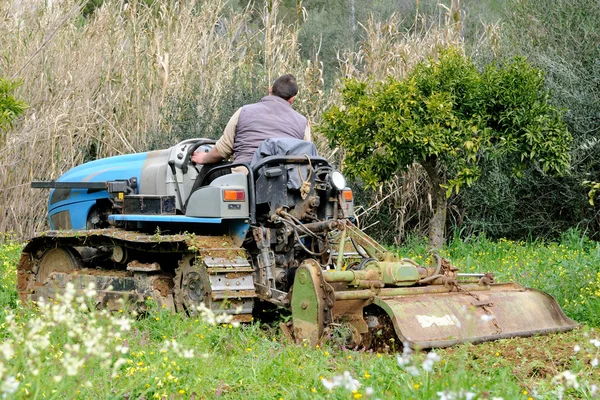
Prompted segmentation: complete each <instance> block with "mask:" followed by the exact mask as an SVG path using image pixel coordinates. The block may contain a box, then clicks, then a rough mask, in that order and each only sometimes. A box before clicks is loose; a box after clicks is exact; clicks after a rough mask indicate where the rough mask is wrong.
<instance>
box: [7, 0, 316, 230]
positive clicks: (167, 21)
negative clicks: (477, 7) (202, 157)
mask: <svg viewBox="0 0 600 400" xmlns="http://www.w3.org/2000/svg"><path fill="white" fill-rule="evenodd" d="M278 6H279V2H278V1H269V2H266V3H265V7H264V9H263V11H262V13H260V16H259V20H258V22H257V21H256V19H254V20H251V17H252V16H251V15H250V11H249V10H245V11H242V12H238V13H232V12H230V10H229V9H228V8H226V7H227V5H226V2H225V1H223V0H216V1H205V2H202V4H201V5H200V6H199V5H198V2H197V1H195V0H179V1H175V0H167V1H161V2H157V3H156V5H155V6H152V7H148V6H147V5H146V4H145V3H143V2H141V1H136V0H128V1H125V0H105V1H104V5H103V6H102V7H100V8H99V9H97V10H96V11H95V13H94V15H93V16H92V17H91V18H89V19H88V20H84V19H83V18H82V17H81V13H80V10H81V3H78V2H76V1H73V0H53V1H48V2H28V1H25V0H5V1H2V2H0V15H1V16H2V17H3V23H2V24H0V43H1V45H0V54H1V57H0V76H4V77H15V78H20V79H21V80H22V82H23V85H22V86H21V88H20V89H19V91H18V93H17V95H18V97H19V98H21V99H23V100H25V101H26V102H27V103H28V104H29V105H30V108H29V110H28V111H27V115H26V117H25V118H22V119H21V121H20V122H19V124H18V125H17V126H16V127H15V128H14V129H13V130H12V131H10V132H9V135H8V140H7V141H6V145H5V146H4V147H2V148H0V231H12V232H14V233H15V234H16V235H17V236H19V237H21V238H24V237H28V236H31V235H33V234H34V232H35V231H40V230H43V229H45V228H46V221H45V210H46V201H47V194H48V193H47V192H45V191H41V190H33V189H30V187H29V183H30V182H31V181H32V180H49V179H56V178H58V177H59V176H60V175H61V174H62V173H64V172H65V171H67V170H68V169H70V168H72V167H73V166H75V165H78V164H80V163H82V162H83V161H84V159H91V158H101V157H106V156H111V155H116V154H121V153H129V152H135V151H144V150H147V149H148V146H149V142H150V139H151V138H149V137H148V133H149V132H154V134H155V135H156V134H158V135H160V134H161V132H163V133H164V134H165V135H166V134H167V133H168V132H169V131H170V130H171V129H172V126H169V123H168V121H166V119H165V115H164V112H163V110H164V106H165V104H166V102H168V101H169V99H172V98H177V97H182V98H183V97H187V98H193V99H194V101H195V102H196V103H197V113H198V115H199V116H201V115H202V114H203V113H205V112H206V110H211V114H210V115H211V118H213V119H215V120H217V119H219V117H223V116H219V115H218V110H221V109H222V108H223V107H220V105H221V104H222V103H223V102H224V101H226V100H227V99H226V98H225V97H226V96H227V94H228V93H230V91H231V87H230V85H231V84H232V82H233V76H234V75H235V74H238V75H239V74H241V73H242V74H243V73H252V74H254V75H258V76H255V77H254V78H255V80H257V81H258V82H259V83H260V86H261V88H259V90H264V92H265V94H266V91H267V88H268V86H269V82H271V80H272V79H274V77H276V76H278V75H279V74H282V73H287V72H290V73H292V74H294V75H296V76H297V78H298V80H299V84H300V85H301V86H302V87H303V88H306V93H307V96H305V97H302V96H301V99H300V101H299V102H298V103H297V106H296V107H297V108H298V109H299V111H300V112H303V113H304V114H306V115H308V116H309V118H311V119H314V118H316V115H317V113H318V109H319V108H320V105H321V102H322V97H323V92H322V90H321V88H322V79H320V72H319V68H318V66H319V63H318V61H317V62H316V63H315V62H313V63H303V62H302V60H301V59H300V57H299V49H298V40H297V32H296V29H295V28H294V27H290V26H285V25H283V24H282V23H281V22H280V19H279V17H278ZM248 71H249V72H248ZM305 77H306V78H305ZM215 110H216V111H215Z"/></svg>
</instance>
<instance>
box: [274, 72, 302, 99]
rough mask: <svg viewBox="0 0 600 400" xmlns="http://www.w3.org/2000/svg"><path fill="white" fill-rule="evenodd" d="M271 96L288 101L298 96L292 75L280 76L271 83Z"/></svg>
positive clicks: (296, 85)
mask: <svg viewBox="0 0 600 400" xmlns="http://www.w3.org/2000/svg"><path fill="white" fill-rule="evenodd" d="M271 93H272V94H273V96H278V97H281V98H282V99H284V100H289V99H291V98H292V97H294V96H295V95H297V94H298V84H297V83H296V78H294V76H293V75H290V74H287V75H282V76H280V77H279V78H277V80H276V81H275V82H274V83H273V87H272V88H271Z"/></svg>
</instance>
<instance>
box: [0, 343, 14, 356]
mask: <svg viewBox="0 0 600 400" xmlns="http://www.w3.org/2000/svg"><path fill="white" fill-rule="evenodd" d="M0 354H2V356H3V357H4V359H5V360H6V361H9V360H10V359H11V358H12V356H14V355H15V350H14V349H13V344H12V342H11V341H8V340H7V341H6V342H4V343H2V344H0Z"/></svg>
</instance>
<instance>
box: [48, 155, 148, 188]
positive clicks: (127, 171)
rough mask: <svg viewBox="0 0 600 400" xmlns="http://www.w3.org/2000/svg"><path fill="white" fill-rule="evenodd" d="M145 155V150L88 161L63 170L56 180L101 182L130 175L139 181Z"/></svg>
mask: <svg viewBox="0 0 600 400" xmlns="http://www.w3.org/2000/svg"><path fill="white" fill-rule="evenodd" d="M147 156H148V153H147V152H146V153H137V154H126V155H122V156H115V157H109V158H103V159H101V160H96V161H90V162H88V163H85V164H82V165H79V166H77V167H75V168H73V169H71V170H69V171H67V172H65V173H64V174H63V175H62V176H61V177H60V178H58V182H103V181H114V180H117V179H129V178H132V177H135V178H137V179H138V181H139V180H140V178H141V175H142V167H143V165H144V163H145V162H146V157H147Z"/></svg>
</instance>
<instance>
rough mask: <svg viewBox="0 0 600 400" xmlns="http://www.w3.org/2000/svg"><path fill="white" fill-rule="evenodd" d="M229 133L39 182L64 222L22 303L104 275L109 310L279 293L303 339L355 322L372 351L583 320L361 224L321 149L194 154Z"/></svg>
mask: <svg viewBox="0 0 600 400" xmlns="http://www.w3.org/2000/svg"><path fill="white" fill-rule="evenodd" d="M214 143H215V142H214V141H212V140H207V139H190V140H185V141H183V142H181V143H179V144H177V145H176V146H173V147H171V148H169V149H166V150H159V151H151V152H147V153H140V154H131V155H122V156H116V157H111V158H106V159H101V160H97V161H93V162H89V163H86V164H83V165H80V166H78V167H76V168H73V169H72V170H70V171H68V172H67V173H65V174H64V175H62V176H61V177H60V178H59V179H58V180H57V181H52V182H33V183H32V186H33V187H36V188H50V189H52V190H51V192H50V197H49V202H48V219H49V223H50V227H51V229H52V230H50V231H47V232H45V233H43V234H41V235H39V236H36V237H34V238H32V239H31V240H30V241H29V243H28V244H27V245H26V247H25V249H24V251H23V254H22V256H21V260H20V263H19V266H18V283H17V285H18V291H19V295H20V297H21V299H22V300H23V301H24V302H27V301H36V300H37V299H38V298H40V297H44V298H52V297H53V296H55V294H56V292H57V291H61V290H63V289H64V288H65V286H66V285H67V284H68V283H69V282H71V283H72V284H74V285H75V287H76V288H77V289H80V290H83V289H85V288H86V287H88V285H89V284H90V283H93V284H94V285H95V287H96V289H97V291H98V299H97V302H98V306H102V307H107V308H109V309H116V308H120V307H122V301H126V302H127V303H128V304H130V305H131V306H132V307H136V308H140V309H143V308H144V307H145V304H146V302H145V301H146V300H147V299H148V297H150V298H152V299H154V300H155V301H156V302H157V303H158V304H160V305H164V306H165V307H167V308H169V309H172V310H174V311H177V312H186V313H190V314H192V313H194V312H195V310H197V307H198V306H199V305H200V304H201V303H204V304H205V305H206V306H207V307H209V308H211V309H212V310H214V312H216V313H230V314H232V315H233V316H234V318H235V319H237V320H239V321H242V322H249V321H251V320H252V318H253V312H255V311H256V310H255V309H257V308H261V309H262V307H256V306H255V305H256V304H257V302H268V303H272V304H274V305H276V306H279V307H283V308H286V309H289V310H290V311H291V315H292V318H291V321H290V322H289V323H288V324H283V325H282V329H283V330H284V332H285V333H286V334H287V335H289V336H290V337H292V338H294V339H295V340H306V341H308V342H310V343H313V344H315V343H317V342H318V341H319V340H321V339H322V337H323V335H324V334H325V333H326V332H328V331H329V330H330V329H333V328H335V327H338V328H339V327H343V329H338V330H339V331H340V332H345V334H346V336H347V337H346V341H347V343H348V345H349V346H365V347H369V346H373V345H374V343H376V342H378V341H380V340H385V339H386V338H385V337H382V335H383V336H385V335H390V336H393V337H396V340H399V341H400V342H402V343H407V344H408V345H410V346H411V347H418V348H430V347H446V346H451V345H454V344H457V343H461V342H465V341H470V342H482V341H487V340H494V339H499V338H506V337H514V336H529V335H533V334H538V333H550V332H557V331H566V330H570V329H573V328H574V327H576V326H577V324H576V323H575V322H574V321H572V320H571V319H569V318H568V317H566V316H565V314H564V313H563V311H562V310H561V309H560V307H559V306H558V304H557V303H556V301H555V300H554V299H553V298H552V297H551V296H550V295H548V294H546V293H543V292H540V291H538V290H534V289H529V288H525V287H523V286H521V285H519V284H517V283H494V281H493V275H492V274H460V273H458V271H457V269H456V268H455V267H454V266H452V265H451V264H450V263H449V262H448V261H447V260H444V259H441V258H439V257H434V258H433V260H434V261H433V262H432V265H431V266H429V265H427V266H422V265H419V264H417V263H416V262H415V261H413V260H410V259H405V258H401V257H399V256H398V255H396V254H393V253H391V252H389V251H387V250H386V249H385V248H384V247H382V246H381V245H379V244H378V243H376V242H375V241H374V240H373V239H371V238H370V237H369V236H367V235H366V234H364V233H363V232H362V231H361V230H360V229H358V228H357V227H356V225H355V223H354V222H355V220H354V204H353V196H352V191H351V190H350V189H349V188H348V187H347V186H346V180H345V179H344V177H343V175H342V174H341V173H340V172H339V171H337V170H336V169H335V168H334V167H333V166H332V165H331V164H330V163H329V162H328V161H327V160H326V159H324V158H322V157H319V156H318V155H317V154H316V151H315V149H314V146H313V145H312V144H310V143H307V142H303V141H297V142H295V141H293V140H292V141H290V140H287V141H286V140H269V141H266V142H265V143H263V145H262V146H261V147H260V148H259V150H258V151H257V155H255V158H254V160H253V162H252V163H251V164H226V165H218V166H200V165H194V164H193V163H191V161H190V159H191V156H192V154H193V152H194V151H209V150H210V148H211V147H212V146H213V145H214ZM240 167H245V171H244V172H233V171H237V170H239V169H240Z"/></svg>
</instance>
